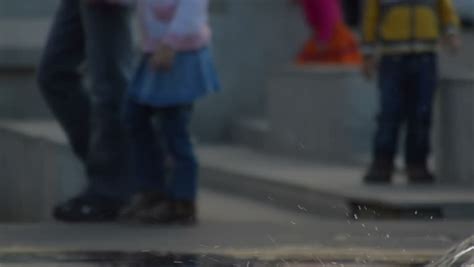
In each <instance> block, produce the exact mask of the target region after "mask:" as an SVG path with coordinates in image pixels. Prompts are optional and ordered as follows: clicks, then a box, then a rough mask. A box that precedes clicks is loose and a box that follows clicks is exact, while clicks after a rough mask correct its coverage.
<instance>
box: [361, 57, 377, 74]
mask: <svg viewBox="0 0 474 267" xmlns="http://www.w3.org/2000/svg"><path fill="white" fill-rule="evenodd" d="M376 64H377V63H376V60H375V57H374V56H365V57H364V61H363V62H362V74H363V75H364V76H365V78H367V79H368V80H371V79H372V78H373V77H374V74H375V68H376Z"/></svg>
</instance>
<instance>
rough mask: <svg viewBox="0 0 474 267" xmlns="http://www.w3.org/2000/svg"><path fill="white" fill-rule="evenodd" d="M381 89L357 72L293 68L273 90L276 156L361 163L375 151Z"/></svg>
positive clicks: (271, 141)
mask: <svg viewBox="0 0 474 267" xmlns="http://www.w3.org/2000/svg"><path fill="white" fill-rule="evenodd" d="M375 113H376V90H375V84H374V83H372V82H367V81H365V80H364V78H362V76H361V75H360V72H359V70H358V68H357V67H341V66H338V67H334V66H314V67H304V68H303V67H301V68H299V67H298V68H297V67H290V68H287V69H285V70H284V71H282V72H281V73H278V74H277V75H275V76H274V77H273V78H272V79H271V80H270V83H269V86H268V90H267V114H266V115H267V119H268V123H269V128H270V131H269V136H268V144H267V147H268V149H269V150H270V151H274V152H277V153H278V152H279V153H281V154H285V155H292V156H306V157H307V158H310V159H311V158H312V159H317V160H319V161H328V162H336V163H357V162H360V161H361V155H364V154H366V155H368V154H369V151H370V150H371V148H370V147H371V136H372V132H373V128H374V117H375Z"/></svg>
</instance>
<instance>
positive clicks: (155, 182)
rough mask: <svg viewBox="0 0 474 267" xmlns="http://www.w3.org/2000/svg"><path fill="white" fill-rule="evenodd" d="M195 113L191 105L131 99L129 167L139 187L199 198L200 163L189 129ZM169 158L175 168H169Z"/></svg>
mask: <svg viewBox="0 0 474 267" xmlns="http://www.w3.org/2000/svg"><path fill="white" fill-rule="evenodd" d="M191 116H192V106H191V105H180V106H171V107H164V108H156V107H151V106H146V105H141V104H137V103H136V102H135V101H133V100H131V99H128V100H127V102H126V104H125V108H124V116H123V119H124V122H123V124H124V126H125V128H126V132H127V133H128V137H129V140H128V142H127V143H129V144H130V149H129V156H130V158H129V163H130V165H131V166H130V167H129V169H130V170H131V172H132V174H131V177H133V179H134V181H135V183H134V186H133V187H134V188H136V190H137V191H141V192H144V191H145V192H146V191H150V192H160V193H162V194H164V195H166V196H168V197H170V198H172V199H175V200H195V198H196V194H197V186H198V185H197V180H198V166H197V160H196V156H195V154H194V148H193V144H192V142H191V136H190V133H189V123H190V120H191ZM154 119H158V120H154ZM154 122H159V123H154ZM167 159H170V160H171V162H170V163H171V168H167V167H168V166H167V164H166V163H167V162H168V161H167ZM168 169H170V170H171V173H169V174H170V177H169V178H170V179H169V180H168V179H167V178H168V175H167V174H168V171H167V170H168Z"/></svg>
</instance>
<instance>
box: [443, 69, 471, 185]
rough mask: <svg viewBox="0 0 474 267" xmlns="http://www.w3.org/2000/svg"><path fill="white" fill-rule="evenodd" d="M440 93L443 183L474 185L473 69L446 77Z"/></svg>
mask: <svg viewBox="0 0 474 267" xmlns="http://www.w3.org/2000/svg"><path fill="white" fill-rule="evenodd" d="M460 76H461V77H460ZM439 93H440V95H439V111H438V113H439V118H440V119H439V125H438V139H437V149H438V151H437V153H436V154H437V168H438V173H439V176H440V177H442V182H443V183H444V184H461V185H462V184H465V185H474V154H473V151H472V149H471V148H472V147H474V117H473V115H474V69H473V71H472V73H471V74H470V75H469V74H467V73H457V74H456V75H453V76H451V77H450V78H449V79H445V80H444V82H443V83H442V86H441V88H440V92H439Z"/></svg>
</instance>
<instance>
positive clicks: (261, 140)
mask: <svg viewBox="0 0 474 267" xmlns="http://www.w3.org/2000/svg"><path fill="white" fill-rule="evenodd" d="M269 130H270V125H269V124H268V121H267V120H266V119H264V118H245V119H239V120H237V121H235V122H234V124H233V125H232V129H231V141H232V142H233V143H235V144H238V145H241V146H245V147H248V148H252V149H255V150H259V151H263V150H265V148H266V143H267V137H268V134H269Z"/></svg>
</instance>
